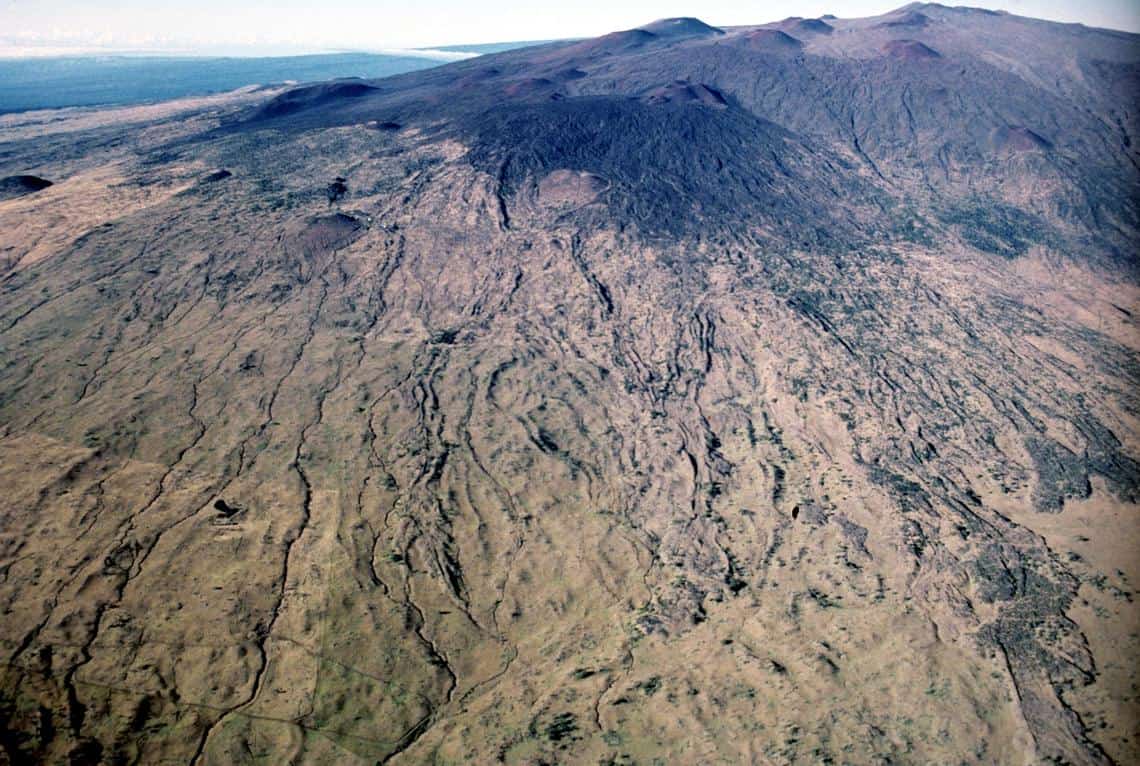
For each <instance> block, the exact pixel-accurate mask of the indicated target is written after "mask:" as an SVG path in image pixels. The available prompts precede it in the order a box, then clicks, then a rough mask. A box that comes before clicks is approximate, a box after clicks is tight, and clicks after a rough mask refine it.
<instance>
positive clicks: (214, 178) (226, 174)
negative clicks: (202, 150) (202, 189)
mask: <svg viewBox="0 0 1140 766" xmlns="http://www.w3.org/2000/svg"><path fill="white" fill-rule="evenodd" d="M232 176H233V173H231V172H230V171H228V170H226V169H225V168H222V169H221V170H215V171H214V172H213V173H210V175H208V176H206V177H205V178H203V179H202V182H203V183H208V184H213V183H217V182H218V181H224V180H226V179H227V178H230V177H232Z"/></svg>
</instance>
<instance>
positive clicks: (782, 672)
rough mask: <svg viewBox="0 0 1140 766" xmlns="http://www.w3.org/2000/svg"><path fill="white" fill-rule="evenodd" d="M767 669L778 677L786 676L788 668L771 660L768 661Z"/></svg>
mask: <svg viewBox="0 0 1140 766" xmlns="http://www.w3.org/2000/svg"><path fill="white" fill-rule="evenodd" d="M768 668H769V669H770V670H771V671H772V672H773V673H775V674H776V675H778V676H786V675H787V674H788V668H787V667H785V666H784V665H782V664H781V663H779V662H776V661H775V660H773V659H769V660H768Z"/></svg>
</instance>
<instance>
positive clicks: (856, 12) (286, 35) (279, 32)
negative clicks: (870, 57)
mask: <svg viewBox="0 0 1140 766" xmlns="http://www.w3.org/2000/svg"><path fill="white" fill-rule="evenodd" d="M904 2H905V0H893V1H892V0H885V2H876V0H767V1H766V2H757V0H751V1H750V2H749V1H745V0H699V2H697V1H695V0H632V1H630V2H614V0H575V2H572V3H566V2H548V3H535V2H526V1H525V0H492V1H491V2H476V1H475V0H420V1H419V2H417V3H414V4H413V3H409V2H407V0H0V56H9V57H11V56H28V55H52V54H61V53H98V52H111V51H135V52H152V53H178V54H227V55H272V54H275V53H278V54H286V53H311V52H319V51H329V50H369V51H379V52H388V51H394V50H400V49H407V48H414V47H415V48H418V47H431V46H443V45H458V44H465V43H466V44H472V43H490V42H506V41H516V40H552V39H561V38H569V37H589V36H594V35H599V34H604V33H606V32H610V31H613V30H615V29H628V28H630V27H634V26H639V25H641V24H645V23H647V22H649V21H652V20H654V19H658V18H665V17H669V16H698V17H699V18H701V19H702V20H704V21H706V22H708V23H710V24H714V25H733V24H759V23H764V22H768V21H775V20H778V19H781V18H785V17H787V16H805V17H814V16H819V15H822V14H825V13H833V14H835V15H836V16H840V17H847V18H850V17H860V16H875V15H878V14H881V13H884V12H886V11H889V10H892V9H893V8H895V7H897V6H899V5H902V4H904ZM946 4H954V5H956V4H958V3H946ZM965 4H969V5H975V6H981V7H987V8H993V9H996V10H1007V11H1009V12H1010V13H1016V14H1019V15H1023V16H1035V17H1038V18H1045V19H1051V20H1055V21H1076V22H1082V23H1084V24H1088V25H1090V26H1101V27H1110V28H1114V29H1124V30H1127V31H1131V32H1140V0H1080V1H1079V2H1078V1H1077V0H1004V2H987V1H986V0H978V1H977V2H970V3H965ZM413 5H414V6H415V7H413Z"/></svg>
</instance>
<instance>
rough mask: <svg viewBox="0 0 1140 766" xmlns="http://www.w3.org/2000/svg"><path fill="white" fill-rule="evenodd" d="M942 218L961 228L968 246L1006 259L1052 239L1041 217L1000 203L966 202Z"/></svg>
mask: <svg viewBox="0 0 1140 766" xmlns="http://www.w3.org/2000/svg"><path fill="white" fill-rule="evenodd" d="M939 217H940V218H941V220H942V222H943V223H946V224H950V225H952V226H955V227H957V229H958V231H959V233H960V234H961V236H962V239H963V240H965V242H966V244H968V245H970V246H971V247H973V248H975V249H977V250H980V251H982V252H984V253H991V254H992V255H998V256H1001V257H1003V258H1017V257H1020V256H1022V255H1025V254H1026V253H1028V252H1029V248H1030V247H1031V246H1033V245H1035V244H1044V243H1046V242H1048V241H1049V240H1050V231H1049V228H1048V226H1047V225H1046V224H1045V223H1044V222H1043V221H1042V220H1041V219H1039V218H1038V217H1037V216H1035V215H1033V214H1031V213H1027V212H1025V211H1023V210H1019V209H1017V208H1015V207H1013V206H1011V205H1005V204H1002V203H1000V202H997V201H992V200H976V201H971V202H967V203H962V204H960V205H958V206H956V207H953V208H950V209H948V210H946V211H944V212H942V213H941V214H940V215H939Z"/></svg>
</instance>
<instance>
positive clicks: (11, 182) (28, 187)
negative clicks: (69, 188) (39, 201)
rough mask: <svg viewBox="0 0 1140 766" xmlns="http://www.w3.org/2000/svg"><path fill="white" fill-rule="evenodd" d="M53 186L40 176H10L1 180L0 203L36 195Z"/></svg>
mask: <svg viewBox="0 0 1140 766" xmlns="http://www.w3.org/2000/svg"><path fill="white" fill-rule="evenodd" d="M49 186H52V182H51V181H49V180H47V179H46V178H40V177H39V176H8V177H7V178H0V201H3V200H8V199H15V198H16V197H23V196H25V195H27V194H35V193H36V192H38V191H43V190H44V189H46V188H48V187H49Z"/></svg>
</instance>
